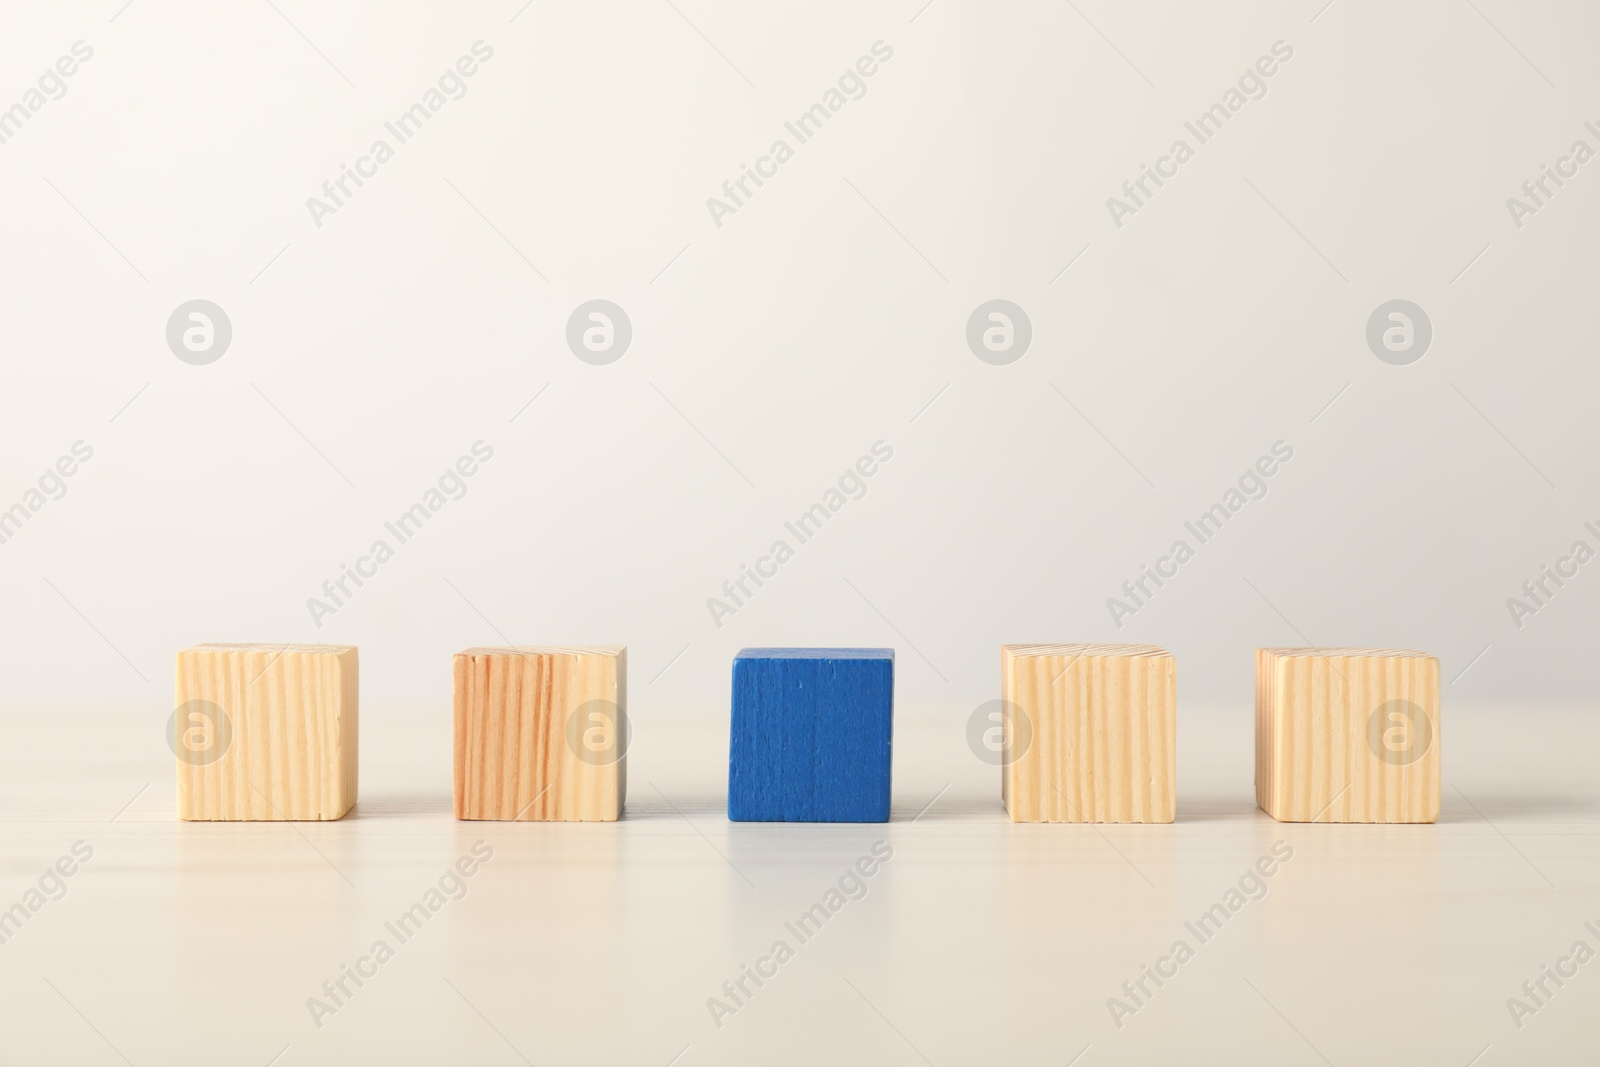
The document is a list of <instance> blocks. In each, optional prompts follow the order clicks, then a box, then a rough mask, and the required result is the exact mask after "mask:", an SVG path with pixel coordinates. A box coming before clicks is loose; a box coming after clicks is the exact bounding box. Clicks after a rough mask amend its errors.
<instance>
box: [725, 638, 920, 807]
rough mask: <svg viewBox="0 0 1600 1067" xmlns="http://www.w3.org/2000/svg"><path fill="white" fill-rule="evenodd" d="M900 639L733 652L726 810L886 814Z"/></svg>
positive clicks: (748, 649)
mask: <svg viewBox="0 0 1600 1067" xmlns="http://www.w3.org/2000/svg"><path fill="white" fill-rule="evenodd" d="M893 742H894V649H892V648H747V649H744V650H743V651H741V652H740V653H739V655H738V656H737V657H736V658H735V659H734V661H733V723H732V728H731V730H730V735H729V743H728V818H729V819H730V820H731V821H733V822H888V821H889V779H890V770H891V766H892V763H893V759H892V756H893V753H892V751H891V747H892V745H893Z"/></svg>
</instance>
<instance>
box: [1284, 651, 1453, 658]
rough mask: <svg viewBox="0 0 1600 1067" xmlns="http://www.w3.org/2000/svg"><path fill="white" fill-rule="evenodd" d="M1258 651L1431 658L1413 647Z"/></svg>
mask: <svg viewBox="0 0 1600 1067" xmlns="http://www.w3.org/2000/svg"><path fill="white" fill-rule="evenodd" d="M1258 651H1260V652H1265V653H1266V654H1267V655H1270V656H1275V657H1285V656H1295V657H1302V658H1305V657H1311V658H1315V659H1433V657H1432V656H1430V655H1428V654H1427V653H1426V652H1418V651H1417V650H1416V649H1414V648H1263V649H1259V650H1258Z"/></svg>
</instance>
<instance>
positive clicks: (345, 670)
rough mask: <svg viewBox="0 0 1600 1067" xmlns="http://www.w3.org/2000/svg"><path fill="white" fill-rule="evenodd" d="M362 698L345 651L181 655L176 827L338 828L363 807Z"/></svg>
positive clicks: (220, 649) (220, 650) (213, 648)
mask: <svg viewBox="0 0 1600 1067" xmlns="http://www.w3.org/2000/svg"><path fill="white" fill-rule="evenodd" d="M357 690H358V678H357V659H356V650H355V649H354V648H353V647H350V646H347V645H227V644H216V645H199V646H197V647H195V648H186V649H184V650H183V651H182V652H179V653H178V669H177V708H178V712H177V717H178V723H177V730H176V734H177V736H176V739H175V746H174V747H175V749H176V751H177V753H178V756H177V767H178V818H180V819H185V820H191V821H207V820H217V821H249V820H264V821H270V820H327V819H338V818H341V817H342V816H343V815H344V814H345V813H346V812H348V811H349V810H350V808H351V807H352V806H353V805H354V804H355V802H356V771H357V766H358V760H357V728H356V727H357Z"/></svg>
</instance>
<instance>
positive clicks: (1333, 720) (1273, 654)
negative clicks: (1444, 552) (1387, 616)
mask: <svg viewBox="0 0 1600 1067" xmlns="http://www.w3.org/2000/svg"><path fill="white" fill-rule="evenodd" d="M1256 803H1257V804H1258V805H1260V807H1261V809H1262V810H1263V811H1265V812H1266V813H1267V814H1268V815H1271V816H1272V817H1273V818H1274V819H1278V820H1279V821H1281V822H1392V823H1405V822H1434V821H1436V820H1437V819H1438V818H1439V661H1438V660H1437V659H1435V658H1434V657H1432V656H1427V655H1423V654H1422V653H1421V652H1413V651H1411V650H1409V649H1397V648H1381V649H1361V648H1262V649H1257V650H1256Z"/></svg>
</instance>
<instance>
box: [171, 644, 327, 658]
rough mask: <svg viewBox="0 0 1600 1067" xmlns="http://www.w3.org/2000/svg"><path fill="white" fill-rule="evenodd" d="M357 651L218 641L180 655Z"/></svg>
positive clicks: (323, 647) (322, 646) (187, 650)
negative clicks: (196, 653) (194, 653)
mask: <svg viewBox="0 0 1600 1067" xmlns="http://www.w3.org/2000/svg"><path fill="white" fill-rule="evenodd" d="M355 650H356V646H355V645H296V644H271V643H267V644H247V643H240V642H230V641H217V642H208V643H206V644H203V645H194V646H193V647H191V648H186V649H184V650H183V651H182V652H179V653H178V655H180V656H182V655H185V654H186V653H190V652H264V653H267V654H268V655H271V654H273V653H277V654H280V655H281V654H283V653H286V652H293V653H295V654H297V655H317V654H319V653H327V654H329V655H335V656H337V655H340V654H341V653H345V652H354V651H355Z"/></svg>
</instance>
